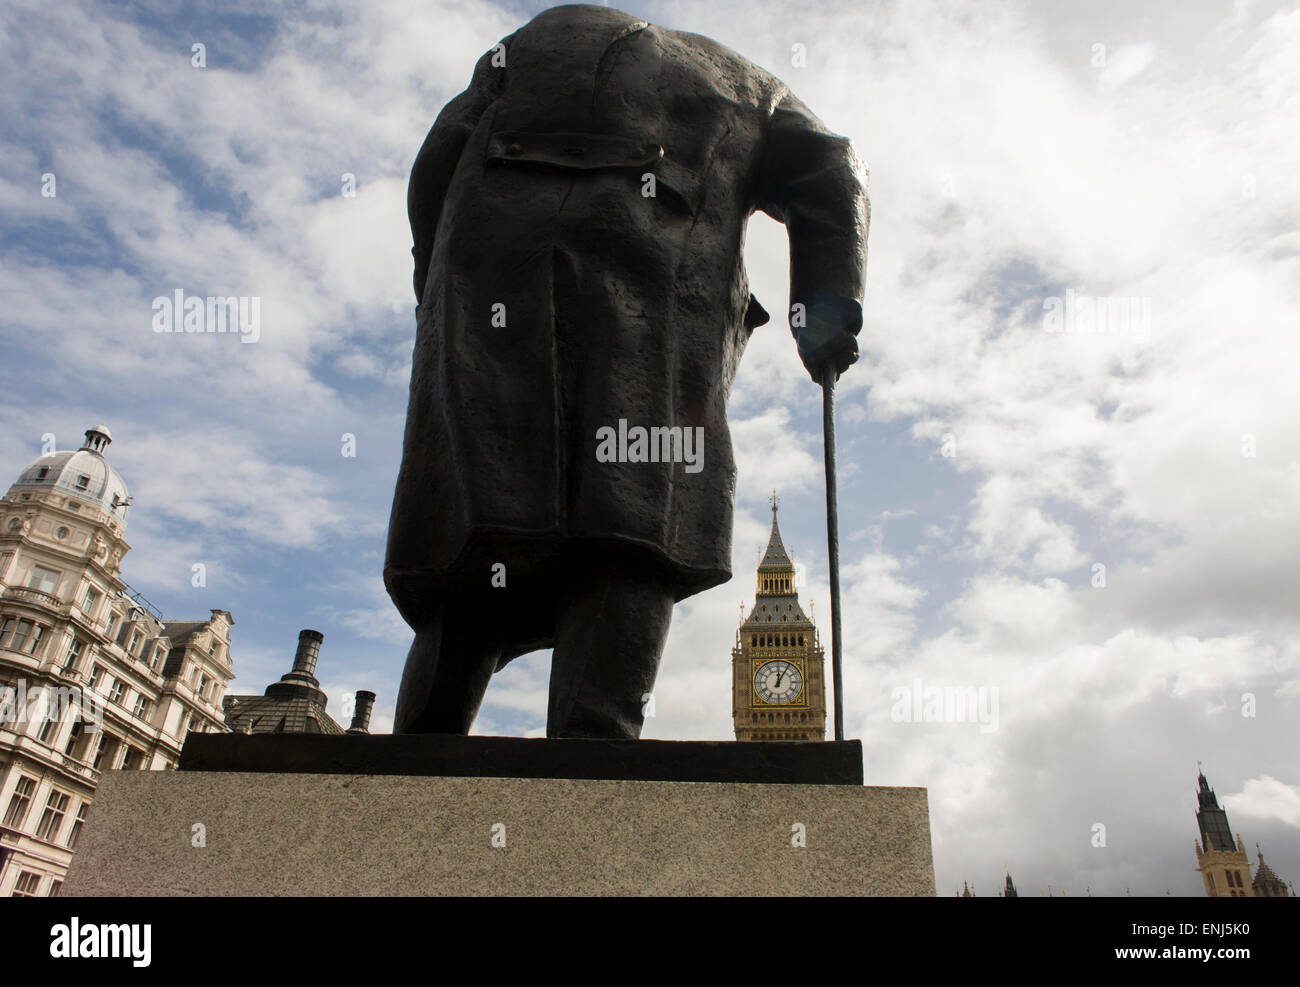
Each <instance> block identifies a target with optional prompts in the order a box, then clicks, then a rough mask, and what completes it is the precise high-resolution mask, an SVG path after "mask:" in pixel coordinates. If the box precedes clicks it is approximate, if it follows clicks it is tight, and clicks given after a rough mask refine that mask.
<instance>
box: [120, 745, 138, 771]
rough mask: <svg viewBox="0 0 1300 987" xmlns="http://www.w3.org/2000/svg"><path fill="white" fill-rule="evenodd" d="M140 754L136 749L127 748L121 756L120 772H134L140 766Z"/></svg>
mask: <svg viewBox="0 0 1300 987" xmlns="http://www.w3.org/2000/svg"><path fill="white" fill-rule="evenodd" d="M140 757H141V754H140V752H139V751H138V750H136V748H134V747H128V748H127V749H126V753H125V754H123V755H122V770H123V771H134V770H135V769H136V768H137V767H139V766H140Z"/></svg>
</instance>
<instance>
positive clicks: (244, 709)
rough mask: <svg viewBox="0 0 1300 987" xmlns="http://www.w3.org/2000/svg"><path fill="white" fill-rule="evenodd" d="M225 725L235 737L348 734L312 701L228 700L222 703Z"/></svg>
mask: <svg viewBox="0 0 1300 987" xmlns="http://www.w3.org/2000/svg"><path fill="white" fill-rule="evenodd" d="M221 706H222V709H223V710H224V711H225V714H226V724H227V725H228V726H229V727H230V729H231V730H233V731H235V733H324V734H331V735H341V734H344V733H346V732H347V731H345V730H344V729H343V727H341V726H340V725H339V724H338V723H337V722H335V720H334V718H333V717H332V716H330V715H329V714H328V713H326V712H325V710H324V709H323V708H322V707H321V706H320V704H319V703H315V702H312V701H311V700H310V699H306V698H303V697H296V698H293V699H282V698H280V697H278V696H225V697H223V699H222V701H221Z"/></svg>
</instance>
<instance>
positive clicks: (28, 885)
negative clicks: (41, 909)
mask: <svg viewBox="0 0 1300 987" xmlns="http://www.w3.org/2000/svg"><path fill="white" fill-rule="evenodd" d="M40 886H41V875H40V874H33V873H32V872H31V871H29V870H22V871H19V872H18V883H17V884H15V885H14V897H15V898H35V897H36V891H37V889H38V888H39V887H40Z"/></svg>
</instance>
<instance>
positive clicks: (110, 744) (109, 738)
mask: <svg viewBox="0 0 1300 987" xmlns="http://www.w3.org/2000/svg"><path fill="white" fill-rule="evenodd" d="M116 753H117V738H116V737H114V736H113V735H112V734H111V733H108V732H104V733H101V734H100V737H99V750H97V751H96V752H95V760H94V762H93V763H92V764H91V767H92V768H94V769H95V770H96V771H101V770H103V766H104V762H105V761H108V762H109V763H110V764H111V763H112V760H113V755H114V754H116Z"/></svg>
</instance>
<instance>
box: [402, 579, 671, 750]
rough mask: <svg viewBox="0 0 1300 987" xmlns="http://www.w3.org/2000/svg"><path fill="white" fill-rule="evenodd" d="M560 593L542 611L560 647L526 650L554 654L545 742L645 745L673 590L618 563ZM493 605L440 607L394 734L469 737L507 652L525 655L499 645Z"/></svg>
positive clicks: (563, 584)
mask: <svg viewBox="0 0 1300 987" xmlns="http://www.w3.org/2000/svg"><path fill="white" fill-rule="evenodd" d="M557 583H558V585H556V586H555V594H556V595H555V600H554V602H553V604H552V603H549V602H548V603H545V604H543V605H544V606H546V607H547V608H548V609H549V608H550V607H552V606H553V617H551V621H553V638H551V639H550V640H542V639H540V638H539V639H537V640H535V641H531V642H529V643H530V644H532V645H534V646H535V647H536V648H541V647H547V646H551V645H553V647H554V652H553V656H552V660H551V688H550V699H549V702H548V704H547V718H546V734H547V736H548V737H610V738H631V739H635V738H637V737H639V736H640V735H641V727H642V723H643V721H644V716H645V708H646V706H647V703H648V701H649V698H650V693H651V691H652V690H653V688H654V683H655V676H656V675H657V673H658V671H659V660H660V658H661V657H662V655H663V647H664V641H665V639H666V638H667V636H668V626H669V623H670V622H671V620H672V610H673V599H674V592H673V588H672V587H671V586H669V585H668V584H666V583H665V582H664V581H663V580H662V579H660V578H659V577H657V576H656V575H655V574H653V573H649V572H647V571H646V570H645V568H644V567H640V566H638V565H637V564H636V563H635V561H634V560H629V559H623V558H619V557H618V556H614V555H610V556H604V557H598V558H596V559H593V560H592V561H591V564H589V565H584V566H582V567H575V568H573V569H570V570H569V571H567V572H565V573H564V574H563V575H562V576H560V577H559V578H558V580H557ZM506 597H507V594H505V593H503V594H501V599H500V602H501V603H502V604H506V602H507V601H506ZM492 600H493V597H492V595H490V594H486V595H482V594H481V595H479V596H478V597H476V598H475V599H473V600H471V599H469V598H462V597H457V596H454V595H453V596H449V597H448V598H447V599H446V600H444V601H441V602H439V603H438V604H437V605H435V606H434V607H433V617H432V619H431V620H430V622H429V624H428V625H427V626H425V627H423V628H420V629H417V631H416V636H415V642H414V643H413V644H412V645H411V651H410V654H409V655H408V656H407V659H406V668H405V669H404V671H403V673H402V685H401V689H400V691H399V692H398V696H397V715H396V718H395V721H394V724H393V732H394V733H459V734H465V733H468V732H469V729H470V726H471V725H472V724H473V722H474V718H475V716H476V715H477V714H478V710H479V706H480V704H481V703H482V701H483V694H484V692H486V691H487V687H488V682H489V681H490V680H491V678H492V673H493V671H495V669H496V667H497V665H498V663H499V661H500V659H501V656H502V654H503V652H504V653H508V654H516V653H519V651H520V650H521V649H520V647H519V644H520V642H512V641H502V640H500V639H499V637H494V636H493V631H494V629H495V628H496V627H498V626H500V617H501V614H500V611H499V610H497V612H496V613H494V612H493V610H494V609H496V608H493V607H491V605H490V604H491V602H492ZM507 605H508V604H507ZM551 621H546V622H548V623H549V622H551Z"/></svg>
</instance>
